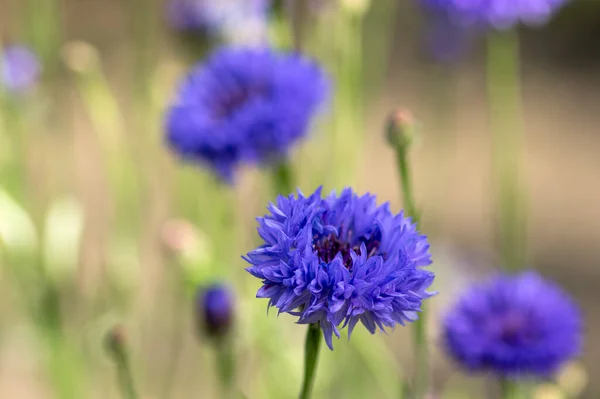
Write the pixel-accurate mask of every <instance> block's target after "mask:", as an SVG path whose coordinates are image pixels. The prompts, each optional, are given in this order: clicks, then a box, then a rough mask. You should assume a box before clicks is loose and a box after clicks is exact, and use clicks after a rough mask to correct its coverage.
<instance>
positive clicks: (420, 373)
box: [387, 113, 429, 399]
mask: <svg viewBox="0 0 600 399" xmlns="http://www.w3.org/2000/svg"><path fill="white" fill-rule="evenodd" d="M414 129H415V126H414V121H412V120H411V119H410V117H408V116H407V115H406V114H404V113H398V114H396V115H395V116H393V117H392V120H391V121H390V125H389V126H388V132H387V134H388V140H389V142H390V144H392V145H393V147H394V149H395V151H396V162H397V167H398V175H399V176H400V186H401V188H402V197H403V202H404V211H405V216H409V217H411V218H412V220H413V222H414V223H416V224H417V225H418V224H419V222H420V214H419V211H418V210H417V207H416V204H415V198H414V195H413V187H412V176H411V171H410V165H409V162H408V150H409V148H410V145H411V143H412V140H413V139H414V135H415V131H414ZM425 310H426V307H425V303H423V304H422V305H421V314H420V316H419V319H418V320H417V321H415V330H414V347H415V365H414V368H413V372H414V376H413V383H412V387H411V396H410V397H411V398H414V399H422V398H424V397H425V394H426V393H427V389H428V385H429V350H428V347H427V319H426V311H425ZM403 384H404V382H403ZM403 390H404V389H403Z"/></svg>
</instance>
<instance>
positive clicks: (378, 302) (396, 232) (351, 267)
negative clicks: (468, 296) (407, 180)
mask: <svg viewBox="0 0 600 399" xmlns="http://www.w3.org/2000/svg"><path fill="white" fill-rule="evenodd" d="M268 210H269V212H270V213H269V214H268V215H266V216H264V217H260V218H258V219H257V220H258V224H259V227H258V233H259V235H260V237H261V238H262V239H263V241H264V243H263V245H261V246H260V247H258V248H256V249H255V250H253V251H251V252H249V253H248V254H247V256H246V257H245V259H246V260H247V261H248V262H249V263H250V264H251V265H252V266H250V267H249V268H248V269H247V270H248V272H249V273H250V274H252V275H253V276H255V277H257V278H259V279H261V280H262V284H263V285H262V287H261V288H260V290H259V291H258V294H257V297H259V298H268V299H269V306H274V307H276V308H277V309H278V310H279V312H280V313H282V312H284V313H290V314H292V315H295V316H298V322H299V323H301V324H309V323H319V325H320V326H321V329H322V330H323V334H324V337H325V341H326V342H327V345H328V346H329V348H331V349H333V343H332V338H333V335H334V334H335V335H336V336H337V337H338V338H339V336H340V333H339V328H342V327H345V326H348V328H349V335H350V334H351V332H352V329H353V328H354V326H355V325H356V324H357V323H358V322H360V323H362V324H363V325H364V326H365V327H366V328H367V330H369V331H370V332H371V333H374V332H375V331H376V330H377V329H379V330H382V331H385V328H386V327H389V328H393V327H394V326H395V325H396V324H397V323H399V324H402V325H404V323H405V322H407V321H414V320H416V319H417V318H418V312H419V311H420V307H421V302H422V300H423V299H426V298H429V297H430V296H432V295H433V294H434V293H430V292H427V288H428V287H429V286H430V285H431V283H432V282H433V279H434V274H433V273H431V272H429V271H426V270H424V269H422V268H421V267H422V266H427V265H429V264H430V263H431V255H430V253H429V244H428V242H427V238H426V237H425V236H423V235H420V234H419V232H418V231H417V229H416V226H415V225H414V224H413V223H412V222H411V220H410V219H409V218H405V217H404V216H403V214H402V213H400V214H397V215H394V214H392V213H391V211H390V210H389V206H388V204H384V205H381V206H377V203H376V198H375V196H373V195H370V194H366V195H363V196H360V197H359V196H358V195H357V194H355V193H354V192H353V191H352V190H351V189H349V188H348V189H345V190H344V191H343V192H342V193H341V194H340V195H339V196H338V195H337V194H336V193H332V194H331V195H329V196H327V197H325V198H323V197H322V195H321V189H320V188H319V189H317V190H316V191H315V192H314V193H313V194H312V195H310V196H308V197H307V196H304V195H303V194H302V193H300V192H298V195H297V196H294V195H290V196H288V197H284V196H279V198H277V202H276V203H275V204H270V205H269V207H268Z"/></svg>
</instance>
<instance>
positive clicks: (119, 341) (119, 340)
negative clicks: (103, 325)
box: [104, 324, 127, 358]
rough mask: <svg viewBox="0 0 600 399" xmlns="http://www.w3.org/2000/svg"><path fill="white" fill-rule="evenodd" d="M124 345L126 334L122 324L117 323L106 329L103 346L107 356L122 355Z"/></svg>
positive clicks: (118, 356)
mask: <svg viewBox="0 0 600 399" xmlns="http://www.w3.org/2000/svg"><path fill="white" fill-rule="evenodd" d="M126 346H127V335H126V334H125V328H124V327H123V326H122V325H120V324H117V325H115V326H113V327H112V328H111V329H110V330H108V332H107V333H106V336H105V337H104V347H105V349H106V352H107V353H108V355H109V356H111V357H112V358H120V357H122V355H123V353H124V352H125V347H126Z"/></svg>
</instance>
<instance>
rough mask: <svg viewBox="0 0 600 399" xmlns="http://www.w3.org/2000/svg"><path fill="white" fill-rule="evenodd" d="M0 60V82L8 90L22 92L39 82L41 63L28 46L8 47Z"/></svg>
mask: <svg viewBox="0 0 600 399" xmlns="http://www.w3.org/2000/svg"><path fill="white" fill-rule="evenodd" d="M0 61H1V62H0V72H1V74H0V78H1V82H0V83H1V85H2V87H4V88H5V89H6V90H7V91H9V92H11V93H22V92H25V91H27V90H29V89H31V88H32V87H33V86H34V85H35V84H36V83H37V81H38V79H39V75H40V64H39V61H38V58H37V57H36V55H35V54H34V53H33V52H32V51H31V50H29V49H28V48H27V47H24V46H16V45H15V46H9V47H6V48H5V49H4V51H3V52H2V54H1V56H0Z"/></svg>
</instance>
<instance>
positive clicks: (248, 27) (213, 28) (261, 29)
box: [167, 0, 270, 44]
mask: <svg viewBox="0 0 600 399" xmlns="http://www.w3.org/2000/svg"><path fill="white" fill-rule="evenodd" d="M269 6H270V0H171V1H170V2H169V3H167V18H168V21H169V23H170V25H171V26H172V27H173V28H175V29H177V30H180V31H184V32H195V31H198V32H202V33H205V34H209V35H213V36H217V37H220V38H222V39H224V40H225V41H227V42H230V43H238V44H255V43H264V42H265V41H266V39H267V30H268V26H267V22H268V16H269V15H268V14H269Z"/></svg>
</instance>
